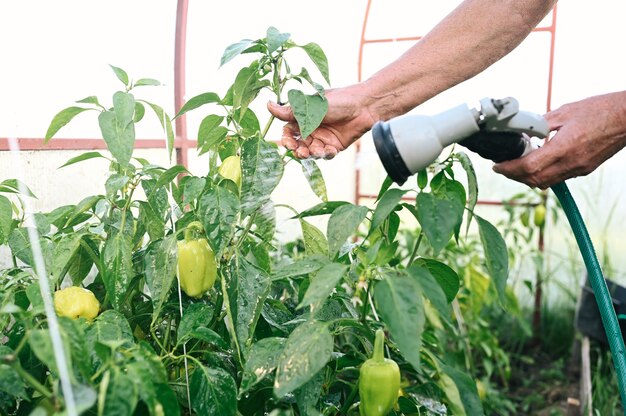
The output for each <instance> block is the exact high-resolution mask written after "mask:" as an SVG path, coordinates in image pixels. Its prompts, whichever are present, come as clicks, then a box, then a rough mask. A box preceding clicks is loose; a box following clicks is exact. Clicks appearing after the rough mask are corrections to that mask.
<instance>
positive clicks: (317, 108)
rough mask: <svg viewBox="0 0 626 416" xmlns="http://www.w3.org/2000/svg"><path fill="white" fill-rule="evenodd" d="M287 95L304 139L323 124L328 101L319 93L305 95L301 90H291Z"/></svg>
mask: <svg viewBox="0 0 626 416" xmlns="http://www.w3.org/2000/svg"><path fill="white" fill-rule="evenodd" d="M287 96H288V98H289V104H290V105H291V109H292V110H293V115H294V117H295V118H296V121H297V122H298V127H299V128H300V135H301V137H302V139H306V138H307V137H309V136H310V135H311V133H313V131H314V130H315V129H316V128H318V127H319V126H320V124H322V120H324V117H325V116H326V112H327V111H328V101H327V100H326V99H325V98H324V97H322V96H320V95H319V94H315V95H305V94H304V93H303V92H302V91H299V90H289V92H288V93H287Z"/></svg>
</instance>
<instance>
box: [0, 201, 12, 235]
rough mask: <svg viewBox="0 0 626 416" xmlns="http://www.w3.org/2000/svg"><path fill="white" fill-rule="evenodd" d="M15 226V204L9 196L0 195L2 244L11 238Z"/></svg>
mask: <svg viewBox="0 0 626 416" xmlns="http://www.w3.org/2000/svg"><path fill="white" fill-rule="evenodd" d="M12 228H13V205H12V204H11V201H10V200H9V198H7V197H5V196H2V195H0V244H4V243H6V242H7V240H8V239H9V235H10V234H11V229H12Z"/></svg>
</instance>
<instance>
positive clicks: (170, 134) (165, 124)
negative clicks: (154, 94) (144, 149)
mask: <svg viewBox="0 0 626 416" xmlns="http://www.w3.org/2000/svg"><path fill="white" fill-rule="evenodd" d="M142 102H144V103H146V104H148V105H149V106H150V108H152V111H154V114H156V116H157V118H158V119H159V123H161V127H162V128H163V131H164V132H165V134H166V136H167V150H168V154H169V157H170V159H171V158H172V152H173V151H174V130H173V129H172V120H171V119H170V116H168V115H167V113H166V112H165V111H164V110H163V109H162V108H161V107H159V106H158V105H156V104H152V103H150V102H148V101H144V100H142Z"/></svg>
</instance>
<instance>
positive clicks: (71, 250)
mask: <svg viewBox="0 0 626 416" xmlns="http://www.w3.org/2000/svg"><path fill="white" fill-rule="evenodd" d="M82 238H83V234H79V233H76V234H66V235H64V236H63V237H61V239H60V240H59V241H57V242H56V244H55V245H54V250H53V257H52V270H51V272H52V276H54V281H56V282H60V279H61V278H62V277H63V276H64V275H65V273H67V271H68V269H69V267H70V264H71V263H70V262H71V260H72V258H73V257H74V256H75V255H76V254H77V253H78V251H79V249H80V241H81V240H82Z"/></svg>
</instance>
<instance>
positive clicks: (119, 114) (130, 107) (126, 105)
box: [113, 91, 135, 126]
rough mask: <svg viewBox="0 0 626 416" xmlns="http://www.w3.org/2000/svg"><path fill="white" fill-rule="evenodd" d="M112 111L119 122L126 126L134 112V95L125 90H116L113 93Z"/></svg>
mask: <svg viewBox="0 0 626 416" xmlns="http://www.w3.org/2000/svg"><path fill="white" fill-rule="evenodd" d="M113 111H114V112H115V118H116V119H117V121H118V122H119V124H120V125H121V126H126V125H127V124H128V123H130V122H131V121H132V120H133V115H134V114H135V97H133V95H132V94H129V93H127V92H122V91H117V92H116V93H115V94H113Z"/></svg>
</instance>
